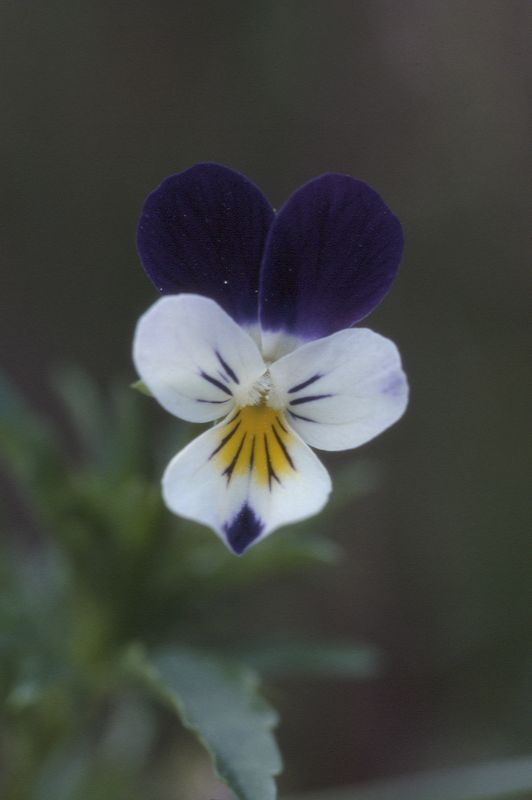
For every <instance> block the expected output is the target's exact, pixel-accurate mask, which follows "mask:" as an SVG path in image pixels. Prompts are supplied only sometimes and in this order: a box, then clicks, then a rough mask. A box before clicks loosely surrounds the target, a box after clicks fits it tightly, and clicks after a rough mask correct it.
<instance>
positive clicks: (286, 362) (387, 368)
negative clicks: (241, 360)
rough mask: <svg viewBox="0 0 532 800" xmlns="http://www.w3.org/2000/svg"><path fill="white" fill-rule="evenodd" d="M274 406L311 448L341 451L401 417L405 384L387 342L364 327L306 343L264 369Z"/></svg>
mask: <svg viewBox="0 0 532 800" xmlns="http://www.w3.org/2000/svg"><path fill="white" fill-rule="evenodd" d="M270 374H271V378H272V381H273V383H274V387H275V395H276V403H277V404H278V405H279V406H281V407H284V408H285V409H286V415H287V419H288V421H289V422H290V424H291V425H292V426H293V428H294V429H295V430H296V431H297V432H298V433H299V434H300V436H301V437H302V438H303V439H304V440H305V442H307V444H309V445H311V446H312V447H317V448H320V449H321V450H347V449H349V448H352V447H358V446H359V445H361V444H364V443H365V442H367V441H369V440H370V439H373V437H375V436H377V435H378V434H379V433H381V432H382V431H384V430H385V429H386V428H388V427H389V426H390V425H392V424H393V423H394V422H396V421H397V420H398V419H399V417H401V415H402V414H403V412H404V410H405V408H406V405H407V402H408V384H407V381H406V376H405V374H404V372H403V370H402V368H401V358H400V356H399V352H398V350H397V348H396V346H395V345H394V344H393V342H391V341H390V340H389V339H385V338H384V336H380V335H379V334H377V333H373V331H370V330H367V329H366V328H352V329H348V330H343V331H339V332H338V333H334V334H332V336H327V337H325V338H323V339H317V340H316V341H313V342H309V343H308V344H305V345H303V346H302V347H299V348H298V349H297V350H294V351H293V352H292V353H289V354H288V355H286V356H284V357H283V358H281V359H280V360H279V361H277V362H275V363H274V364H272V365H271V367H270Z"/></svg>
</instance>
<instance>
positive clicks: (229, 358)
mask: <svg viewBox="0 0 532 800" xmlns="http://www.w3.org/2000/svg"><path fill="white" fill-rule="evenodd" d="M133 360H134V362H135V366H136V368H137V371H138V373H139V375H140V377H141V378H142V380H143V381H144V383H145V384H146V386H147V387H148V389H150V391H151V393H152V394H153V395H154V397H156V398H157V400H158V401H159V403H161V405H162V406H164V408H166V409H167V410H168V411H170V412H171V413H172V414H175V415H176V416H178V417H181V418H182V419H186V420H189V421H190V422H207V421H209V420H213V419H218V418H219V417H222V416H225V415H226V414H227V413H228V412H229V411H230V410H231V409H232V408H233V406H234V404H235V401H237V402H238V398H239V397H240V395H242V394H245V393H246V392H247V391H248V389H249V387H250V386H251V385H252V384H253V383H254V382H255V381H256V380H257V379H258V378H259V377H260V376H261V375H262V374H263V373H264V370H265V366H264V362H263V360H262V356H261V355H260V352H259V350H258V347H257V345H256V344H255V342H254V341H253V340H252V339H251V337H250V336H249V335H248V334H247V333H246V332H245V331H244V330H242V328H240V327H239V326H238V325H237V324H236V322H234V320H232V319H231V317H230V316H229V315H228V314H226V313H225V311H223V310H222V309H221V308H220V306H219V305H218V304H217V303H215V302H214V300H209V299H208V298H207V297H200V296H199V295H193V294H181V295H172V296H167V297H162V298H161V299H160V300H158V301H157V302H156V303H154V304H153V306H152V307H151V308H150V309H148V311H147V312H146V313H145V314H144V315H143V316H142V317H141V318H140V320H139V322H138V325H137V330H136V332H135V338H134V343H133Z"/></svg>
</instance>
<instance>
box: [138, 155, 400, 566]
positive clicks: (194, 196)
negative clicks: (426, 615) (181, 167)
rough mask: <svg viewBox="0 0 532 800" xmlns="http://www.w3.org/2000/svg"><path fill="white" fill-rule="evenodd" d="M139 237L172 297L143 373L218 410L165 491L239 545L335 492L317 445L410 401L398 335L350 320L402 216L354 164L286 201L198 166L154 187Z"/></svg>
mask: <svg viewBox="0 0 532 800" xmlns="http://www.w3.org/2000/svg"><path fill="white" fill-rule="evenodd" d="M137 243H138V250H139V254H140V257H141V260H142V264H143V266H144V269H145V270H146V272H147V274H148V275H149V277H150V278H151V280H152V281H153V283H154V284H155V286H156V287H157V289H158V290H159V291H160V292H161V293H162V294H163V295H165V296H164V297H162V298H160V299H159V300H157V301H156V302H155V304H154V305H153V306H152V307H151V308H150V309H149V310H148V311H147V312H146V313H145V314H144V315H143V316H142V317H141V319H140V321H139V323H138V325H137V329H136V333H135V340H134V349H133V350H134V353H133V354H134V362H135V365H136V368H137V370H138V373H139V375H140V378H141V379H142V381H143V382H144V384H145V385H146V386H147V387H148V389H149V390H150V392H151V393H152V394H153V396H154V397H155V398H156V399H157V400H158V401H159V403H160V404H161V405H162V406H163V407H164V408H165V409H166V410H167V411H169V412H170V413H171V414H174V415H175V416H177V417H180V418H181V419H184V420H188V421H190V422H199V423H205V422H215V423H216V424H214V426H213V427H211V428H209V429H208V430H207V431H206V432H204V433H202V434H201V435H200V436H198V437H197V438H196V439H194V440H193V441H192V442H191V443H190V444H189V445H188V446H187V447H185V449H184V450H182V451H181V452H180V453H178V454H177V455H176V456H175V457H174V458H173V459H172V461H171V462H170V464H169V465H168V467H167V468H166V471H165V473H164V476H163V481H162V484H163V497H164V500H165V502H166V504H167V506H168V507H169V509H171V510H172V511H173V512H175V513H176V514H179V515H181V516H183V517H186V518H188V519H193V520H196V521H198V522H200V523H203V524H204V525H207V526H209V527H211V528H213V529H214V531H216V533H217V534H218V535H219V536H220V537H221V538H222V540H223V541H224V542H225V543H226V544H227V545H228V546H229V548H230V549H231V550H232V551H233V552H235V553H238V554H240V553H243V552H244V551H245V550H246V549H247V548H248V547H249V546H250V545H251V544H254V543H256V542H258V541H259V540H261V539H263V538H264V537H265V536H267V535H268V534H269V533H271V532H272V531H273V530H275V529H276V528H278V527H279V526H281V525H286V524H287V523H290V522H294V521H296V520H301V519H304V518H306V517H309V516H311V515H313V514H316V513H317V512H318V511H319V510H320V509H321V508H322V507H323V506H324V504H325V503H326V501H327V497H328V495H329V493H330V490H331V479H330V477H329V474H328V472H327V470H326V469H325V467H324V466H323V464H322V463H321V462H320V460H319V459H318V457H317V456H316V455H315V453H314V452H313V451H312V450H311V448H317V449H320V450H347V449H350V448H353V447H358V446H359V445H362V444H364V443H365V442H367V441H369V440H370V439H372V438H373V437H374V436H377V434H379V433H381V431H383V430H385V429H386V428H388V427H389V426H390V425H392V424H393V423H394V422H395V421H396V420H397V419H399V417H400V416H401V415H402V413H403V411H404V410H405V407H406V403H407V394H408V388H407V383H406V378H405V375H404V373H403V371H402V369H401V361H400V357H399V353H398V351H397V348H396V347H395V345H394V344H393V343H392V342H391V341H389V340H388V339H385V338H384V337H383V336H380V335H379V334H377V333H373V332H372V331H370V330H367V329H366V328H352V327H351V326H352V325H353V324H354V323H357V322H359V321H360V320H361V319H362V318H364V317H365V316H366V315H367V314H369V313H370V311H372V310H373V309H374V308H375V306H376V305H377V304H378V303H380V301H381V300H382V298H383V297H384V295H385V294H386V292H387V291H388V289H389V288H390V285H391V283H392V281H393V279H394V277H395V274H396V272H397V268H398V266H399V261H400V259H401V254H402V247H403V239H402V233H401V226H400V224H399V222H398V220H397V219H396V217H395V216H394V215H393V214H392V213H391V212H390V210H389V209H388V208H387V206H386V205H385V204H384V202H383V201H382V200H381V198H380V197H379V195H378V194H377V193H376V192H375V191H373V189H371V188H370V187H369V186H367V185H366V184H364V183H362V182H360V181H358V180H355V179H353V178H350V177H348V176H346V175H337V174H326V175H322V176H321V177H318V178H316V179H314V180H312V181H310V182H309V183H307V184H305V185H304V186H302V187H301V188H300V189H299V190H298V191H296V192H295V194H293V195H292V196H291V197H290V198H289V200H288V201H287V202H286V203H285V205H284V206H283V207H282V208H281V209H280V211H279V212H277V213H275V211H274V209H273V208H272V207H271V206H270V204H269V203H268V201H267V200H266V198H265V197H264V196H263V194H262V193H261V192H260V191H259V189H258V188H257V187H256V186H255V185H254V184H253V183H251V182H250V181H249V180H247V178H245V177H244V176H242V175H240V174H239V173H237V172H234V171H233V170H231V169H228V168H227V167H223V166H219V165H217V164H198V165H196V166H194V167H192V168H191V169H188V170H186V171H185V172H182V173H180V174H178V175H172V176H171V177H169V178H167V179H166V180H165V181H163V183H162V184H161V185H160V186H159V187H158V188H157V189H156V190H155V191H154V192H153V193H152V194H150V195H149V196H148V198H147V199H146V202H145V205H144V208H143V211H142V215H141V218H140V222H139V228H138V239H137Z"/></svg>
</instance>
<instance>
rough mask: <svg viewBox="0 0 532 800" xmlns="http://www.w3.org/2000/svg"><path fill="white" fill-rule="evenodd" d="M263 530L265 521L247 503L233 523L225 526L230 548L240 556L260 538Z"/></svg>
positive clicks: (224, 530)
mask: <svg viewBox="0 0 532 800" xmlns="http://www.w3.org/2000/svg"><path fill="white" fill-rule="evenodd" d="M263 530H264V523H263V521H262V520H261V519H260V518H259V517H258V516H257V515H256V514H255V512H254V511H253V509H252V508H251V506H249V505H248V504H247V503H244V505H243V506H242V508H241V509H240V511H239V512H238V514H237V515H236V517H234V518H233V519H232V520H231V522H229V523H226V524H225V525H224V526H223V532H224V534H225V536H226V539H227V542H228V544H229V547H230V548H231V550H232V551H233V552H234V553H236V554H237V555H239V556H240V555H242V553H243V552H244V551H245V550H247V548H248V547H249V546H250V544H253V542H254V541H255V540H256V539H258V538H259V536H260V535H261V533H262V531H263Z"/></svg>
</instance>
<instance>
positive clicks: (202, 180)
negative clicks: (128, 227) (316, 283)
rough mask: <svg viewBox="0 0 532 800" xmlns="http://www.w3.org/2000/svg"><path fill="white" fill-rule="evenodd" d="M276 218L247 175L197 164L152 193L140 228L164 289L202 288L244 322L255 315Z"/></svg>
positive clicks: (154, 275)
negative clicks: (266, 248)
mask: <svg viewBox="0 0 532 800" xmlns="http://www.w3.org/2000/svg"><path fill="white" fill-rule="evenodd" d="M272 219H273V210H272V208H271V207H270V204H269V203H268V201H267V200H266V198H265V197H264V195H263V194H262V193H261V192H260V190H259V189H258V188H257V187H256V186H255V185H254V184H253V183H251V181H249V180H248V179H247V178H245V177H244V176H243V175H240V174H239V173H238V172H234V171H233V170H231V169H228V168H227V167H223V166H221V165H219V164H197V165H196V166H194V167H191V168H190V169H188V170H186V171H185V172H181V173H179V174H178V175H172V176H171V177H169V178H166V180H164V181H163V182H162V183H161V185H160V186H159V187H158V188H157V189H155V191H154V192H152V193H151V194H150V195H149V196H148V197H147V199H146V201H145V203H144V208H143V210H142V214H141V217H140V220H139V226H138V231H137V247H138V251H139V255H140V259H141V261H142V264H143V267H144V269H145V271H146V273H147V274H148V276H149V277H150V278H151V280H152V281H153V283H154V284H155V286H156V287H157V289H159V291H160V292H162V293H163V294H178V293H179V292H189V293H195V294H201V295H204V296H205V297H210V298H212V299H213V300H216V302H217V303H219V304H220V305H221V306H222V308H224V309H225V311H227V313H228V314H230V315H231V316H232V317H233V319H235V320H236V321H237V322H240V323H252V322H255V321H256V320H257V313H258V311H257V305H258V299H257V298H258V285H259V271H260V262H261V257H262V251H263V247H264V242H265V238H266V234H267V232H268V229H269V227H270V225H271V221H272Z"/></svg>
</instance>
